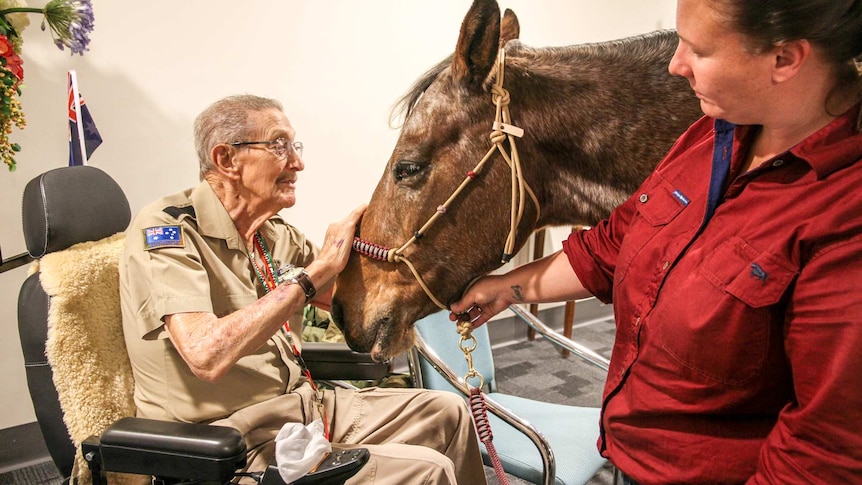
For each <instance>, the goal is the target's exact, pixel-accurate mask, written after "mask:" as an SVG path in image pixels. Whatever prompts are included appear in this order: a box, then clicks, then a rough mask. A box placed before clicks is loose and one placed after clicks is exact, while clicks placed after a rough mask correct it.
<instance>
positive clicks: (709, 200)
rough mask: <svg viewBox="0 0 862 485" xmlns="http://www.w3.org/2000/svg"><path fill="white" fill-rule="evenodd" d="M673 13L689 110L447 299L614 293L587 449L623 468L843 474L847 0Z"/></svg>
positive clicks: (851, 364)
mask: <svg viewBox="0 0 862 485" xmlns="http://www.w3.org/2000/svg"><path fill="white" fill-rule="evenodd" d="M677 30H678V33H679V39H680V40H679V46H678V48H677V51H676V54H675V55H674V57H673V59H672V60H671V63H670V67H669V69H670V71H671V73H673V74H675V75H679V76H683V77H685V78H686V79H688V81H689V83H690V85H691V88H692V89H693V90H694V92H695V93H696V95H697V97H698V98H699V99H700V101H701V107H702V109H703V111H704V113H705V114H706V116H705V117H704V118H702V119H701V120H699V121H698V122H696V123H695V124H694V125H692V126H691V127H690V128H689V130H688V131H687V132H686V133H685V134H683V135H682V137H681V138H680V139H679V140H678V141H677V143H676V144H675V145H674V147H673V148H672V149H671V151H670V152H669V154H668V155H667V157H666V158H665V159H664V160H663V161H662V162H661V164H659V166H658V167H657V169H656V171H655V172H654V173H653V174H652V175H651V176H650V177H649V178H648V179H647V180H646V181H645V182H644V184H643V185H642V186H641V187H640V188H639V189H638V190H637V191H636V192H635V193H634V195H633V196H632V197H631V198H630V199H629V200H628V201H626V202H625V203H623V204H622V205H621V206H620V207H618V208H617V209H616V210H615V211H614V212H613V213H612V214H611V216H610V217H609V218H608V219H607V220H605V221H602V222H601V223H600V224H598V225H596V226H595V227H594V228H592V229H590V230H587V231H581V232H579V233H576V234H573V235H572V236H571V237H569V239H568V240H567V241H564V243H563V250H562V251H560V252H558V253H556V254H553V255H551V256H549V257H547V258H544V259H541V260H538V261H535V262H532V263H529V264H527V265H524V266H522V267H519V268H516V269H514V270H513V271H511V272H509V273H507V274H503V275H494V276H488V277H485V278H483V279H481V280H479V281H478V282H477V283H476V284H475V285H474V286H473V287H472V288H471V289H469V290H468V291H467V292H466V293H465V295H464V297H463V298H462V299H461V300H460V301H458V302H456V303H454V304H453V305H452V307H451V309H452V312H453V314H459V313H464V312H471V313H472V314H473V315H476V313H477V312H479V313H480V315H479V316H478V318H477V319H476V321H475V323H474V325H481V324H483V323H485V322H486V321H487V320H488V319H489V318H490V317H491V316H493V315H495V314H497V313H499V312H500V311H502V310H503V309H505V308H506V307H507V306H508V305H510V304H512V303H533V302H549V301H563V300H570V299H574V298H581V297H585V296H589V295H591V294H592V295H595V296H597V297H598V298H599V299H601V300H602V301H605V302H613V304H614V313H615V318H616V325H617V333H616V342H615V344H614V349H613V354H612V357H611V368H610V371H609V374H608V379H607V383H606V386H605V390H604V396H603V402H602V409H603V412H602V420H601V436H600V438H599V450H600V451H601V453H602V454H603V455H605V456H607V457H609V459H610V460H611V461H612V462H613V463H614V465H616V466H617V467H618V468H619V469H620V470H621V471H622V472H623V473H624V474H625V479H626V480H627V483H641V484H645V485H646V484H658V483H710V484H718V483H773V484H779V483H780V484H792V483H799V484H803V483H804V484H812V483H824V484H835V483H862V378H860V373H859V369H862V190H860V188H862V134H860V128H862V113H860V98H862V80H860V74H859V71H858V69H857V67H856V66H857V64H856V63H855V62H854V60H858V59H859V58H860V56H862V2H860V1H858V0H855V1H854V0H782V1H759V2H751V1H749V0H679V2H678V4H677ZM573 270H574V271H573Z"/></svg>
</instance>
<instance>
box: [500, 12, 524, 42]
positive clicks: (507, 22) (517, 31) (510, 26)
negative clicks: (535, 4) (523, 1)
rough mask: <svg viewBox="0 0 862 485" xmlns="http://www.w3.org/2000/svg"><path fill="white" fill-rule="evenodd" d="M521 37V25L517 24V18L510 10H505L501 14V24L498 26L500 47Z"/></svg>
mask: <svg viewBox="0 0 862 485" xmlns="http://www.w3.org/2000/svg"><path fill="white" fill-rule="evenodd" d="M520 35H521V24H520V22H518V17H517V16H516V15H515V12H513V11H512V9H510V8H507V9H506V11H505V12H503V22H502V23H501V24H500V45H506V42H509V41H510V40H513V39H517V38H518V37H520Z"/></svg>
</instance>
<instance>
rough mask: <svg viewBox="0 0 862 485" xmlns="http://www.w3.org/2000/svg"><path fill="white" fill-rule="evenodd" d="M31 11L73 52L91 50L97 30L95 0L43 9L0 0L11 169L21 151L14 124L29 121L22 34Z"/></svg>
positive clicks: (1, 109) (0, 139)
mask: <svg viewBox="0 0 862 485" xmlns="http://www.w3.org/2000/svg"><path fill="white" fill-rule="evenodd" d="M29 14H41V15H42V25H41V27H42V30H46V24H47V26H48V27H49V28H50V30H51V36H52V37H53V38H54V43H55V44H56V45H57V47H58V48H60V50H65V49H66V48H68V49H69V50H70V51H71V52H72V55H74V54H79V55H83V54H84V51H86V50H88V47H87V46H88V44H89V43H90V38H89V35H90V32H92V30H93V5H92V0H50V1H49V2H48V3H47V4H46V5H45V6H44V7H42V8H33V7H28V6H27V3H26V2H25V0H0V158H2V160H3V162H4V163H5V164H6V166H7V167H8V168H9V171H10V172H11V171H14V170H15V153H16V152H18V151H20V150H21V146H20V145H18V144H17V143H12V142H11V141H10V140H9V135H10V134H11V133H12V126H16V127H18V128H19V129H23V128H24V126H26V124H27V123H26V121H25V120H24V111H23V110H22V109H21V101H20V100H19V99H18V97H19V96H21V88H22V83H23V82H24V69H23V64H24V60H23V59H22V58H21V44H22V41H23V40H22V38H21V33H22V32H23V31H24V29H25V28H27V26H28V25H30V19H29V17H28V15H29Z"/></svg>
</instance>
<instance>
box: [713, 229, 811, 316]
mask: <svg viewBox="0 0 862 485" xmlns="http://www.w3.org/2000/svg"><path fill="white" fill-rule="evenodd" d="M702 272H703V274H704V276H705V277H706V278H707V279H708V280H709V281H710V282H712V283H713V284H714V285H715V286H716V287H717V288H719V289H721V290H724V292H726V293H727V294H729V295H731V296H733V297H734V298H736V299H737V300H739V301H741V302H742V303H744V304H745V305H747V306H749V307H751V308H762V307H765V306H769V305H773V304H775V303H778V301H779V300H780V299H781V297H782V296H783V295H784V293H785V290H787V287H788V286H789V285H790V282H791V281H793V279H794V278H795V277H796V274H797V273H798V271H797V269H796V268H795V267H794V266H792V265H791V264H790V263H789V262H788V261H786V260H784V259H783V258H781V257H778V256H775V255H773V254H771V253H769V252H766V251H758V250H756V249H755V248H753V247H752V246H750V245H749V244H748V243H747V242H745V240H743V239H742V238H741V237H738V236H733V237H731V238H730V239H728V240H727V241H725V242H724V243H722V244H721V245H720V246H719V248H718V249H717V250H716V251H715V252H714V253H713V254H712V256H711V257H709V258H707V260H706V261H705V263H704V265H703V271H702Z"/></svg>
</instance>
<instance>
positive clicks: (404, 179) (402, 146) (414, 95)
mask: <svg viewBox="0 0 862 485" xmlns="http://www.w3.org/2000/svg"><path fill="white" fill-rule="evenodd" d="M519 33H520V24H519V22H518V19H517V17H516V16H515V14H514V12H512V11H511V10H509V9H507V10H506V11H505V13H504V14H503V15H502V18H501V14H500V8H499V6H498V5H497V2H496V1H495V0H475V1H474V2H473V4H472V6H471V7H470V9H469V11H468V12H467V14H466V16H465V18H464V21H463V23H462V25H461V31H460V35H459V37H458V42H457V44H456V49H455V52H454V54H452V55H450V56H449V57H448V58H446V59H444V60H443V61H442V62H440V63H439V64H437V65H435V66H433V67H432V68H431V69H430V70H429V71H428V72H426V73H425V74H424V75H423V76H421V77H420V78H419V79H418V80H417V81H416V82H415V84H414V85H413V86H412V88H411V89H410V90H409V92H408V93H407V94H405V95H404V97H403V98H402V99H401V101H400V103H399V104H398V105H396V109H398V108H401V109H402V110H403V113H404V120H403V124H402V127H401V132H400V133H399V136H398V140H397V143H396V145H395V148H394V149H393V151H392V155H391V156H390V158H389V161H388V163H387V166H386V169H385V171H384V173H383V175H382V177H381V179H380V181H379V183H378V185H377V187H376V189H375V190H374V192H373V194H372V197H371V200H370V201H369V204H368V208H367V210H366V212H365V214H364V216H363V218H362V221H361V223H360V227H359V229H358V231H357V238H356V240H355V243H354V248H353V249H354V251H355V252H354V253H353V254H352V255H351V257H350V259H349V260H348V263H347V266H346V268H345V269H344V271H343V272H342V273H341V274H340V275H339V276H338V279H337V281H336V290H335V293H334V296H333V304H332V307H331V313H332V317H333V320H334V321H335V322H336V324H337V325H338V326H339V327H340V328H341V329H342V331H343V333H344V336H345V340H346V341H347V343H348V344H349V346H350V347H351V348H352V349H354V350H356V351H359V352H369V353H370V354H371V356H372V358H374V359H375V360H383V359H387V358H391V357H393V356H395V355H398V354H399V353H401V352H403V351H405V350H407V349H408V348H409V347H410V346H411V345H412V344H413V342H414V334H413V323H414V322H415V321H416V320H418V319H420V318H422V317H424V316H426V315H428V314H430V313H432V312H435V311H438V309H439V308H445V307H446V306H448V304H450V303H451V302H453V301H455V300H456V299H458V297H459V296H460V295H461V294H462V292H463V291H464V289H465V288H466V287H467V286H468V285H469V284H470V283H471V282H472V281H473V280H475V279H476V278H478V277H479V276H481V275H484V274H487V273H489V272H491V271H493V270H494V269H497V268H499V267H500V266H501V265H502V264H503V263H505V262H506V261H507V260H508V259H509V258H510V257H511V255H512V254H514V253H515V252H516V251H517V250H518V249H519V248H521V247H522V246H523V245H524V244H525V243H526V242H527V240H528V238H529V236H530V235H531V234H532V233H533V232H534V231H535V230H537V229H540V228H543V227H547V226H563V225H578V224H579V225H594V224H595V223H597V221H599V220H601V219H603V218H605V217H607V216H608V215H609V214H610V212H611V210H612V209H613V208H614V207H616V206H617V205H619V204H620V203H621V202H622V201H623V200H625V199H626V198H627V197H629V196H630V194H632V193H633V192H634V190H636V188H637V187H638V186H639V185H640V184H641V183H642V182H643V180H644V179H645V178H646V176H647V175H648V174H649V173H650V172H651V171H652V170H653V169H654V168H655V166H656V165H657V163H658V162H659V161H660V160H661V159H662V158H663V157H664V155H665V154H666V153H667V151H668V150H669V149H670V147H671V146H672V144H673V142H674V141H675V140H676V138H677V137H678V136H679V135H681V134H682V133H683V132H684V131H685V130H686V128H688V127H689V126H690V124H691V123H693V122H694V121H695V120H696V119H698V118H699V117H700V116H702V112H701V110H700V104H699V101H698V99H697V98H696V97H695V96H694V94H693V92H692V90H691V89H690V86H689V85H688V83H687V81H686V80H685V79H682V78H678V77H673V76H671V75H670V74H669V72H668V70H667V65H668V63H669V61H670V59H671V57H672V55H673V53H674V51H675V49H676V45H677V41H678V38H677V35H676V33H675V32H674V31H672V30H666V31H656V32H651V33H648V34H642V35H637V36H633V37H627V38H624V39H619V40H615V41H607V42H597V43H588V44H579V45H572V46H566V47H543V48H534V47H529V46H527V45H524V44H522V43H521V42H520V41H519V40H518V36H519ZM521 131H523V133H521ZM489 147H490V148H489ZM521 161H523V163H522V162H521ZM477 162H479V163H477ZM360 253H361V254H360ZM501 253H502V254H501ZM400 263H404V264H400ZM438 307H439V308H438ZM452 331H454V329H453V330H452Z"/></svg>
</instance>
